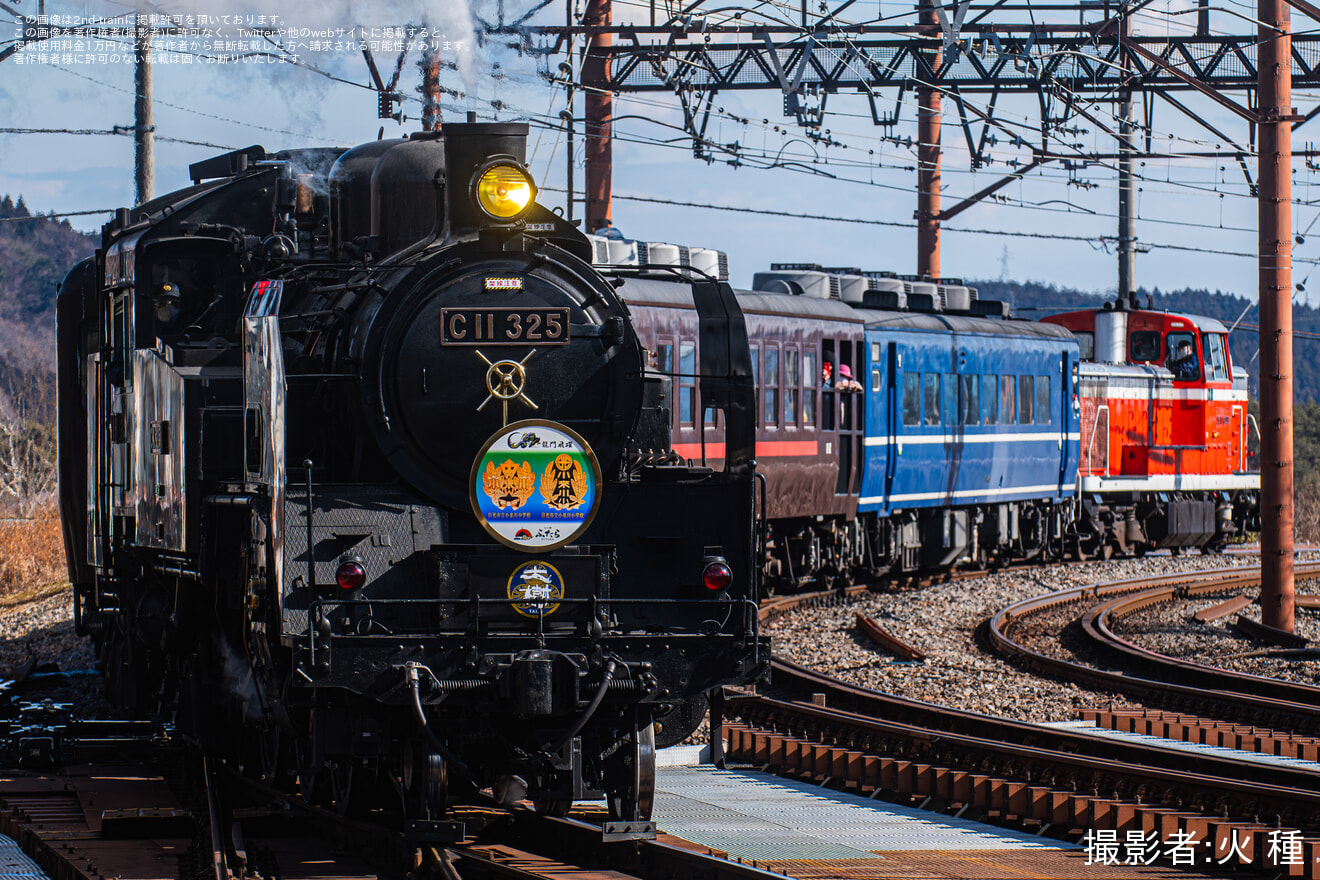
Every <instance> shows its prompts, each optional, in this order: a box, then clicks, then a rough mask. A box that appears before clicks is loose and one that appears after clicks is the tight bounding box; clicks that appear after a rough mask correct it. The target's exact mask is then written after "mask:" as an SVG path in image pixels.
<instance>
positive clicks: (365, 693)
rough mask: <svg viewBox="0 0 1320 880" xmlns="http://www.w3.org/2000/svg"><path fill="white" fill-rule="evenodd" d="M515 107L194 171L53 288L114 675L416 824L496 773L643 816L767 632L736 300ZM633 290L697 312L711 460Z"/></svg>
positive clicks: (153, 706)
mask: <svg viewBox="0 0 1320 880" xmlns="http://www.w3.org/2000/svg"><path fill="white" fill-rule="evenodd" d="M526 136H527V127H526V126H525V125H521V124H478V123H475V122H471V121H469V122H468V123H467V124H453V125H446V126H445V127H444V130H443V132H442V133H441V132H435V133H421V134H414V135H412V136H410V137H407V138H403V139H396V140H381V141H376V142H374V143H368V144H364V145H362V146H359V147H356V148H354V149H350V150H297V151H288V152H278V153H272V154H267V153H266V152H265V151H264V150H263V149H262V148H260V147H250V148H248V149H245V150H239V151H235V152H231V153H228V154H225V155H221V156H218V157H215V158H213V159H209V160H206V161H203V162H200V163H197V164H195V165H193V166H191V168H190V172H191V176H192V178H193V186H191V187H190V188H187V189H183V190H180V191H178V192H174V193H171V194H169V195H166V196H163V197H161V198H158V199H155V200H154V201H151V202H148V203H146V204H143V205H140V206H138V207H136V208H133V209H131V210H127V209H121V210H120V211H119V212H118V213H117V216H116V217H115V219H114V220H113V221H112V222H110V223H109V224H107V225H106V226H105V228H104V230H103V234H102V244H101V247H100V249H99V250H98V251H97V254H96V256H95V258H94V259H90V260H88V261H86V262H84V263H82V264H80V265H79V266H77V267H76V268H75V269H74V270H73V271H72V272H71V273H70V274H69V276H68V278H67V280H66V281H65V283H64V285H63V287H62V290H61V293H60V297H59V303H58V309H59V311H58V346H59V362H60V379H59V419H60V435H61V438H62V439H61V447H60V492H61V502H62V510H63V525H64V535H65V542H66V545H67V549H68V558H69V565H70V574H71V579H72V581H73V583H74V586H75V614H76V622H77V625H78V628H79V630H80V632H83V633H86V634H90V636H91V637H92V638H93V639H94V640H95V645H96V647H97V649H98V651H99V657H100V663H101V667H102V670H103V672H104V675H105V681H106V689H107V695H108V697H109V698H110V699H111V700H112V701H113V702H114V703H116V704H117V705H119V706H120V707H123V708H124V709H125V710H129V711H133V712H146V713H154V714H156V715H158V716H162V717H166V718H168V719H172V720H174V721H175V722H176V723H177V725H178V728H179V729H180V730H181V731H182V732H183V733H184V734H185V735H186V736H187V737H190V738H191V739H193V740H194V741H196V743H197V744H198V745H200V747H201V748H202V749H203V750H204V751H205V752H206V753H207V754H209V755H212V756H215V757H217V758H219V759H222V760H223V761H225V762H227V763H229V764H230V765H231V766H233V767H235V768H240V769H242V770H243V772H246V773H249V774H254V775H259V776H261V777H263V778H265V779H266V780H268V781H270V782H271V783H273V784H277V785H280V786H283V787H285V788H287V789H289V790H290V791H296V792H300V793H301V794H302V795H303V796H305V797H307V798H308V799H309V800H312V801H314V802H319V803H324V804H327V805H330V806H333V807H334V808H336V809H338V810H340V811H343V812H349V811H353V810H355V809H358V808H359V807H363V806H366V805H370V806H371V808H372V809H376V810H382V809H383V810H386V811H388V812H392V813H393V814H394V815H396V816H397V817H398V818H399V820H400V821H401V823H404V824H405V825H406V826H407V827H409V828H413V829H418V828H421V829H423V830H422V831H418V832H417V833H419V834H430V835H432V838H431V839H434V835H436V834H441V833H442V830H443V829H441V830H437V829H438V828H440V825H442V824H443V823H442V822H440V820H441V819H442V817H443V816H444V814H445V811H446V809H447V806H448V805H449V804H450V803H451V802H456V801H461V800H463V799H464V798H467V797H469V796H472V795H473V793H474V792H476V791H479V790H482V789H489V790H490V794H491V795H493V796H494V797H495V799H496V800H498V801H500V802H501V803H505V804H511V803H513V802H516V801H519V800H520V799H522V798H524V797H526V798H530V799H531V800H532V801H534V802H535V803H536V805H537V806H538V807H539V808H540V809H542V810H544V811H547V812H552V813H561V814H562V813H563V812H565V811H566V810H567V809H568V808H569V806H570V805H571V803H572V802H573V801H575V800H582V799H589V798H595V797H604V798H606V799H607V800H608V802H609V805H610V812H611V817H612V821H613V824H612V825H611V826H607V829H606V832H607V833H612V834H615V835H622V836H629V835H645V834H649V833H653V825H650V824H649V821H648V820H649V818H650V812H651V804H652V798H653V793H654V768H655V754H654V750H655V748H656V747H657V746H660V745H664V744H667V743H671V742H676V741H679V740H681V739H683V738H684V737H686V736H687V735H689V734H690V733H691V731H692V730H693V729H694V728H695V726H696V725H697V723H698V722H699V721H700V719H701V717H702V706H703V703H702V701H703V700H704V699H705V695H706V694H707V693H708V692H709V691H711V689H713V688H716V687H719V686H721V685H725V684H731V683H746V682H750V681H753V680H755V679H757V678H758V677H760V676H761V675H762V674H763V672H764V670H765V669H766V668H767V665H768V661H769V647H768V642H767V640H766V639H765V638H763V637H762V636H761V635H760V634H759V632H758V628H757V613H756V612H757V598H758V588H759V585H758V577H759V566H758V565H757V563H756V560H755V555H754V554H755V551H756V534H755V531H754V506H755V505H754V502H755V496H756V478H755V462H754V460H753V455H754V448H755V425H754V406H755V401H754V399H753V393H754V392H753V385H752V372H751V361H750V355H749V349H748V343H747V334H746V329H745V324H744V320H743V317H742V313H741V310H740V308H739V304H738V301H737V299H736V298H735V297H734V295H733V293H732V291H731V290H730V289H729V287H728V285H727V284H726V283H722V282H719V281H718V280H715V279H713V278H711V277H710V276H708V275H705V274H703V273H698V272H694V271H683V272H675V271H669V270H664V269H648V268H646V267H637V268H634V269H632V270H627V269H620V270H617V271H615V272H614V273H612V274H611V275H609V276H607V275H604V274H602V273H601V272H600V271H598V270H597V269H595V268H593V267H592V265H591V256H592V253H591V246H590V243H589V242H588V240H587V238H586V237H585V236H584V235H583V234H581V233H580V232H579V231H578V230H577V229H576V228H575V227H574V226H573V225H572V224H570V223H568V222H565V221H564V220H563V219H562V218H561V217H559V216H558V215H556V214H555V213H553V212H551V211H549V210H547V209H546V208H544V207H542V206H541V205H540V204H538V203H537V201H536V187H535V183H534V181H533V180H532V178H531V176H530V174H529V173H528V171H527V169H526V167H525V163H524V153H525V146H526ZM625 284H638V285H649V286H650V287H651V288H652V289H655V290H659V291H663V292H664V294H665V296H667V297H669V298H670V299H671V300H672V301H673V302H674V303H675V304H682V306H683V307H684V308H686V309H689V310H691V313H692V314H693V315H695V316H699V319H700V323H701V328H700V331H699V342H700V349H701V351H700V357H699V359H698V360H696V361H694V363H693V365H692V370H691V372H690V374H689V375H688V376H686V377H685V378H684V379H683V380H682V381H683V382H684V383H685V384H686V385H687V386H690V387H695V388H699V389H700V393H701V396H702V400H703V403H704V405H705V406H707V407H709V408H712V409H713V410H718V411H719V412H720V414H721V418H722V424H723V426H724V430H725V437H726V441H725V442H726V452H725V455H724V457H723V462H722V466H721V467H719V468H711V467H708V466H698V465H693V464H691V463H690V462H689V461H688V460H687V459H686V458H684V457H682V456H679V455H677V454H675V452H674V448H673V439H672V436H671V435H672V431H671V430H670V426H669V419H668V413H669V412H670V408H671V404H670V402H669V401H670V397H671V396H672V394H673V389H672V385H673V382H674V380H673V378H672V377H671V376H669V375H667V374H664V373H661V372H658V371H655V370H653V369H650V368H649V367H648V363H647V360H646V356H645V353H644V350H643V346H642V344H641V342H640V340H639V337H638V334H637V330H636V328H635V326H634V323H633V321H632V319H631V317H630V314H629V311H628V309H627V308H626V307H625V305H624V304H623V303H622V301H621V300H620V298H619V295H618V294H617V293H616V288H618V287H622V286H624V285H625ZM427 823H430V824H429V825H428V824H427Z"/></svg>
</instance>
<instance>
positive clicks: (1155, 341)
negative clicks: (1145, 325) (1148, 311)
mask: <svg viewBox="0 0 1320 880" xmlns="http://www.w3.org/2000/svg"><path fill="white" fill-rule="evenodd" d="M1159 359H1160V334H1159V331H1157V330H1137V331H1136V332H1134V333H1133V334H1132V335H1131V336H1129V337H1128V360H1130V361H1132V363H1134V364H1140V363H1150V362H1151V361H1157V360H1159Z"/></svg>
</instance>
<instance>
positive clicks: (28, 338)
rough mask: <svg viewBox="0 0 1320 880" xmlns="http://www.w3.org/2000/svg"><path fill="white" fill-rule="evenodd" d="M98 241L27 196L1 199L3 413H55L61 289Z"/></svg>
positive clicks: (40, 417) (0, 377)
mask: <svg viewBox="0 0 1320 880" xmlns="http://www.w3.org/2000/svg"><path fill="white" fill-rule="evenodd" d="M96 245H97V238H96V236H92V235H85V234H83V233H81V232H78V231H77V230H75V229H74V228H73V227H71V226H70V225H69V221H67V220H55V219H53V218H50V217H42V216H40V215H34V214H33V213H32V212H31V211H30V210H29V209H28V206H27V205H26V204H25V203H24V201H23V197H22V196H19V199H18V201H17V202H15V201H14V200H13V199H12V198H11V197H10V196H7V195H6V196H5V197H4V198H3V199H0V416H3V417H8V416H12V415H14V414H16V413H15V411H16V410H19V411H21V412H19V413H18V414H19V415H21V416H23V417H35V418H37V419H38V420H40V421H45V420H47V419H48V418H51V417H53V406H52V405H51V404H52V402H53V401H51V399H50V395H49V394H48V393H47V392H48V389H51V388H53V387H54V383H53V379H54V374H53V370H54V368H55V297H56V291H57V288H58V286H59V283H60V282H61V281H62V280H64V276H65V274H66V273H67V272H68V271H69V269H71V268H73V266H74V264H76V263H77V262H78V261H79V260H82V259H83V258H85V257H88V256H91V254H92V252H93V251H95V250H96Z"/></svg>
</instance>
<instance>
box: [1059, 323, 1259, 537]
mask: <svg viewBox="0 0 1320 880" xmlns="http://www.w3.org/2000/svg"><path fill="white" fill-rule="evenodd" d="M1042 320H1043V322H1047V323H1052V324H1059V325H1062V326H1064V327H1067V328H1068V329H1069V330H1071V331H1072V332H1073V333H1074V335H1076V337H1077V340H1078V343H1079V346H1080V349H1081V352H1080V353H1081V363H1080V365H1079V376H1078V380H1079V381H1078V382H1077V389H1078V391H1077V393H1078V399H1077V405H1078V407H1079V408H1080V416H1081V418H1080V420H1079V421H1080V425H1079V427H1080V437H1079V440H1080V444H1081V448H1080V466H1079V469H1078V470H1079V473H1078V493H1079V495H1080V500H1081V504H1080V505H1079V507H1080V510H1079V512H1078V515H1079V520H1080V521H1079V522H1078V523H1077V526H1078V535H1079V538H1078V550H1079V552H1081V553H1083V554H1085V553H1097V554H1100V555H1104V556H1107V555H1108V554H1109V553H1110V552H1111V551H1113V550H1118V551H1121V552H1124V553H1127V552H1131V553H1136V554H1141V553H1144V552H1145V551H1146V550H1149V549H1154V548H1161V547H1166V548H1170V549H1171V550H1172V551H1173V552H1175V553H1176V552H1178V551H1180V550H1181V549H1183V548H1190V547H1207V548H1211V549H1218V548H1220V547H1222V546H1223V545H1224V544H1226V543H1227V542H1228V541H1230V540H1232V539H1233V538H1234V537H1237V536H1238V535H1240V534H1241V533H1242V532H1243V531H1258V530H1259V528H1260V523H1259V518H1260V513H1259V499H1260V473H1259V469H1258V468H1257V466H1256V461H1255V456H1254V454H1253V451H1252V450H1253V447H1254V448H1258V447H1259V439H1260V433H1259V429H1258V427H1257V425H1256V422H1255V419H1254V418H1253V417H1252V416H1251V414H1250V413H1248V412H1247V373H1246V370H1244V369H1242V368H1241V367H1234V366H1233V360H1232V355H1231V354H1230V352H1229V347H1228V329H1227V328H1225V327H1224V325H1223V324H1221V323H1220V322H1219V321H1216V320H1214V319H1213V318H1205V317H1198V316H1195V315H1183V314H1173V313H1170V312H1163V311H1151V310H1145V309H1137V308H1135V307H1133V305H1131V304H1129V303H1127V302H1125V301H1124V300H1123V299H1121V298H1120V299H1119V300H1118V301H1117V302H1116V303H1114V304H1112V305H1110V304H1106V307H1105V308H1104V309H1089V310H1083V311H1075V312H1066V313H1063V314H1059V315H1052V316H1050V317H1047V318H1044V319H1042Z"/></svg>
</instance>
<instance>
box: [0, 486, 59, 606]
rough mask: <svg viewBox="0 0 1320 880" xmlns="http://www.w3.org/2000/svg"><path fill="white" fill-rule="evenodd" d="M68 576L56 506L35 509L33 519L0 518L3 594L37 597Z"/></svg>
mask: <svg viewBox="0 0 1320 880" xmlns="http://www.w3.org/2000/svg"><path fill="white" fill-rule="evenodd" d="M68 577H69V572H68V569H67V568H66V567H65V563H64V537H63V535H62V533H61V532H60V515H59V509H58V508H57V507H56V506H55V505H53V504H51V505H46V506H42V507H39V508H37V509H35V510H34V511H33V512H32V516H31V518H30V519H13V520H4V521H0V597H4V598H9V597H18V596H35V595H38V594H40V593H41V592H42V591H43V590H44V589H45V588H47V587H49V586H50V585H52V584H58V583H63V582H65V581H67V580H68Z"/></svg>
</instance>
